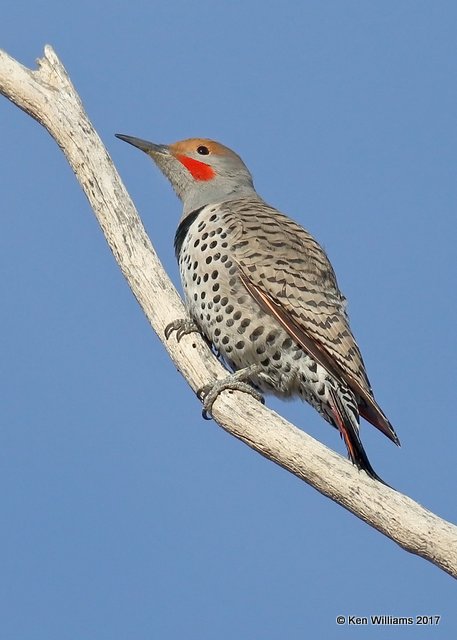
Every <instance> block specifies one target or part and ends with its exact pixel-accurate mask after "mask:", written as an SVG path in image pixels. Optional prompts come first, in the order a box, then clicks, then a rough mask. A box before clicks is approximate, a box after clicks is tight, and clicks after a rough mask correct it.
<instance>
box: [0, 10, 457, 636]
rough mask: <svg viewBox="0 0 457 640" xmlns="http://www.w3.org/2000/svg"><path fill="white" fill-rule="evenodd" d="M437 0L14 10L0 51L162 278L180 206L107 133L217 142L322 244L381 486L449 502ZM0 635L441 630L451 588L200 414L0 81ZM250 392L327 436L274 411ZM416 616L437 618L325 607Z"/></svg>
mask: <svg viewBox="0 0 457 640" xmlns="http://www.w3.org/2000/svg"><path fill="white" fill-rule="evenodd" d="M456 19H457V7H456V5H455V3H453V2H446V1H442V2H434V3H433V2H422V1H420V0H415V1H414V2H413V1H411V0H403V1H402V2H393V1H391V0H387V1H384V2H362V1H352V0H350V1H346V0H344V1H326V2H321V1H317V0H316V1H312V2H311V1H304V2H298V1H292V2H289V3H274V2H260V1H254V0H247V1H246V2H243V3H242V4H241V5H240V6H238V5H235V3H222V2H215V1H212V2H209V1H207V0H202V1H201V2H199V3H197V4H196V3H186V2H182V1H181V2H169V3H163V2H160V3H159V2H138V3H132V2H130V3H127V2H116V1H113V0H111V2H106V1H105V0H102V1H101V2H99V3H95V4H94V3H93V2H87V1H86V0H82V1H80V2H78V3H77V4H73V5H71V4H65V3H62V2H55V1H53V0H50V1H49V2H47V3H46V4H40V3H31V2H23V3H21V2H17V3H7V4H6V5H5V6H4V7H3V8H2V21H1V24H0V36H1V37H0V43H1V44H0V46H1V47H2V48H4V49H5V50H6V51H8V52H9V53H10V54H11V55H13V56H14V57H16V58H18V59H19V60H20V61H21V62H22V63H23V64H25V65H26V66H34V60H35V58H37V57H38V56H39V55H41V53H42V49H43V45H44V44H45V43H50V44H52V45H53V46H54V48H55V50H56V52H57V54H58V55H59V56H60V58H61V59H62V61H63V62H64V64H65V65H66V68H67V70H68V71H69V73H70V75H71V78H72V81H73V82H74V84H75V85H76V88H77V89H78V91H79V92H80V95H81V98H82V100H83V102H84V105H85V107H86V109H87V111H88V114H89V116H90V118H91V119H92V121H93V123H94V125H95V127H96V128H97V130H98V132H99V133H100V135H101V137H102V138H103V140H104V142H105V144H106V145H107V147H108V150H109V152H110V153H111V155H112V157H113V160H114V161H115V163H116V165H117V167H118V169H119V171H120V173H121V175H122V177H123V179H124V181H125V183H126V186H127V187H128V189H129V190H130V193H131V195H132V197H133V199H134V201H135V203H136V205H137V207H138V209H139V211H140V214H141V216H142V218H143V220H144V222H145V224H146V226H147V229H148V232H149V234H150V236H151V238H152V241H153V243H154V245H155V246H156V248H157V250H158V252H159V255H160V257H161V259H162V260H163V262H164V265H165V267H166V269H167V271H168V272H169V273H170V275H171V277H172V278H173V280H174V281H175V282H176V283H178V272H177V267H176V264H175V259H174V254H173V246H172V244H173V235H174V230H175V227H176V224H177V220H178V218H179V215H180V206H179V203H178V201H177V199H176V198H175V196H174V194H173V192H172V190H171V188H170V187H169V185H168V184H167V182H166V180H165V179H164V178H163V176H161V175H160V174H159V172H158V171H157V170H156V169H155V168H154V167H153V165H152V163H150V162H149V161H148V159H147V158H146V157H145V156H144V155H143V154H141V153H140V152H136V151H135V150H134V149H132V148H130V147H128V146H127V145H125V144H124V143H122V142H120V141H119V140H116V139H115V138H114V133H115V132H121V133H125V134H130V135H134V136H138V137H144V138H147V139H150V140H153V141H156V142H171V141H175V140H178V139H180V138H184V137H190V136H205V137H213V138H216V139H218V140H220V141H222V142H224V143H225V144H227V145H229V146H231V147H232V148H234V149H235V150H236V151H237V152H238V153H240V154H241V155H242V157H243V158H244V160H245V161H246V163H247V164H248V166H249V167H250V169H251V170H252V173H253V174H254V178H255V183H256V186H257V188H258V190H259V192H260V193H261V194H262V195H263V197H264V198H265V199H266V200H267V201H268V202H270V203H271V204H273V205H275V206H277V207H279V208H280V209H282V210H283V211H284V212H287V213H288V214H289V215H291V216H292V217H293V218H295V219H296V220H298V221H299V222H300V223H301V224H302V225H303V226H305V227H306V228H307V229H309V230H310V231H311V232H312V233H313V234H314V235H315V236H316V237H317V238H318V239H319V240H320V242H321V243H322V244H323V245H324V246H325V248H326V250H327V252H328V254H329V255H330V257H331V260H332V262H333V264H334V267H335V269H336V271H337V274H338V277H339V282H340V286H341V288H342V289H343V291H344V293H345V294H346V296H347V298H348V300H349V312H350V317H351V323H352V327H353V330H354V332H355V334H356V336H357V338H358V341H359V343H360V346H361V348H362V351H363V354H364V357H365V361H366V364H367V368H368V372H369V376H370V379H371V381H372V384H373V386H374V389H375V392H376V395H377V398H378V400H379V402H380V404H381V405H382V407H383V408H384V410H385V411H386V413H387V414H388V415H389V417H390V419H391V421H392V423H393V424H394V426H395V428H396V430H397V433H398V434H399V437H400V439H401V441H402V445H403V446H402V448H401V449H397V448H396V447H394V446H393V445H392V444H391V443H390V442H389V441H387V439H385V438H383V437H382V436H381V435H380V434H378V433H377V432H376V431H375V430H374V429H372V428H371V427H370V426H369V425H368V424H364V425H363V427H362V437H363V440H364V443H365V445H366V449H367V452H368V454H369V457H370V460H371V461H372V463H373V466H374V467H375V469H376V470H377V471H378V472H379V474H380V475H381V476H382V477H384V478H385V479H386V480H387V481H388V482H389V483H390V484H392V485H393V486H395V487H397V488H398V489H399V490H401V491H403V492H404V493H406V494H408V495H409V496H411V497H412V498H414V499H415V500H417V501H418V502H420V503H421V504H423V505H425V506H426V507H427V508H429V509H431V510H432V511H434V512H435V513H438V514H439V515H441V516H443V517H445V518H447V519H449V520H451V521H454V522H455V521H456V519H457V509H456V500H455V495H456V477H455V451H456V448H457V436H456V429H455V411H454V404H455V380H456V366H455V363H456V361H457V341H456V334H455V316H456V311H457V305H456V288H455V273H456V269H455V243H456V222H455V220H456V216H455V211H456V187H455V167H456V147H457V140H456V127H455V114H456V112H457V91H456V88H455V78H456V73H457V68H456V67H457V63H456V60H457V58H456V45H455V39H456V35H455V25H456ZM0 133H1V140H2V153H1V154H0V177H1V178H0V179H1V211H2V234H1V236H0V245H1V246H0V270H1V274H2V277H1V278H0V286H1V294H0V295H1V297H2V300H3V313H2V314H1V320H0V323H1V336H2V337H1V343H2V344H1V353H2V358H1V359H2V365H1V367H0V388H1V390H2V394H1V395H2V400H1V402H0V487H1V489H0V505H1V523H2V524H1V526H0V635H1V637H2V638H5V639H6V638H7V639H8V640H10V639H11V640H23V639H24V640H25V639H27V640H30V639H33V640H35V639H36V640H38V639H39V640H41V639H43V640H44V639H46V640H53V639H54V638H55V639H59V640H66V639H76V638H78V639H80V638H97V640H104V639H105V638H106V639H107V640H108V639H109V640H117V639H124V638H135V639H137V640H143V639H144V640H146V639H150V638H173V639H174V638H180V639H181V638H198V639H199V640H204V639H206V638H208V639H209V638H211V639H213V638H218V639H221V640H222V639H223V640H225V639H232V638H262V639H267V640H269V639H276V638H304V637H308V636H310V637H326V638H331V639H333V638H346V637H352V636H353V635H354V636H355V635H356V634H357V633H363V637H364V638H385V637H386V633H387V634H388V635H389V637H397V636H398V637H400V634H401V635H402V636H403V635H408V636H409V637H419V636H421V637H427V638H428V637H440V638H453V637H455V634H456V632H457V622H456V613H455V585H454V583H453V581H452V579H451V578H450V577H449V576H447V575H446V574H444V573H443V572H442V571H440V570H438V569H437V568H436V567H434V566H433V565H431V564H429V563H427V562H425V561H424V560H422V559H420V558H417V557H414V556H411V555H409V554H407V553H406V552H405V551H403V550H401V549H400V548H399V547H397V546H396V545H395V544H393V543H392V542H391V541H390V540H387V539H385V538H384V537H382V536H381V535H380V534H379V533H377V532H376V531H374V530H372V529H370V528H369V527H368V526H366V525H365V524H364V523H362V522H361V521H359V520H357V519H355V518H354V517H353V516H352V515H350V514H349V513H346V512H345V511H344V510H343V509H342V508H340V507H338V506H337V505H335V504H333V503H331V502H330V501H328V500H326V499H325V498H323V497H322V496H321V495H319V494H317V493H316V492H315V491H313V490H312V489H311V488H309V487H308V486H307V485H305V484H303V483H301V482H299V481H298V480H297V479H296V478H294V477H292V476H291V475H289V474H287V473H286V472H285V471H284V470H282V469H280V468H278V467H275V466H274V465H273V464H271V463H269V462H268V461H266V460H264V459H262V458H261V457H259V456H258V455H257V454H255V453H254V452H253V451H251V450H250V449H248V448H247V447H245V446H244V445H242V444H241V443H239V442H237V441H235V440H234V439H233V438H231V437H229V436H228V435H227V434H226V433H224V432H223V431H222V430H220V429H219V428H218V427H217V425H216V424H215V423H213V422H204V421H203V420H202V419H201V417H200V406H199V403H198V401H197V400H196V398H195V397H194V396H193V394H192V392H191V391H190V389H189V388H188V387H187V385H186V383H185V382H184V381H183V379H182V378H181V377H180V375H179V374H178V372H177V371H176V370H175V368H174V366H173V365H172V364H171V362H170V361H169V359H168V357H167V355H166V354H165V352H164V349H163V348H162V346H161V344H160V342H159V340H158V339H157V337H156V336H155V335H154V334H153V333H152V332H151V330H150V328H149V326H148V324H147V322H146V320H145V318H144V316H143V314H142V312H141V310H140V309H139V307H138V305H137V303H136V302H135V300H134V298H133V296H132V294H131V293H130V290H129V289H128V287H127V285H126V283H125V281H124V279H123V277H122V276H121V274H120V272H119V269H118V268H117V266H116V264H115V262H114V260H113V258H112V256H111V254H110V251H109V249H108V248H107V245H106V243H105V241H104V238H103V236H102V234H101V232H100V229H99V228H98V227H97V224H96V221H95V218H94V217H93V215H92V213H91V210H90V208H89V206H88V204H87V202H86V200H85V197H84V195H83V194H82V192H81V190H80V188H79V186H78V184H77V182H76V180H75V178H74V176H73V174H72V172H71V170H70V168H69V167H68V165H67V164H66V161H65V159H64V157H63V155H62V153H61V152H60V150H59V149H58V147H57V145H56V144H55V143H54V141H53V140H52V139H51V138H50V137H49V135H48V134H47V133H46V132H45V131H44V129H42V128H41V127H40V126H39V125H38V124H37V123H36V122H34V121H32V120H31V119H30V118H29V117H27V116H25V115H24V114H23V113H22V112H21V111H19V110H18V109H17V108H16V107H13V106H12V105H11V104H10V103H8V102H7V101H6V100H4V99H2V100H0ZM269 405H270V406H271V407H273V408H274V409H276V410H278V411H279V412H280V413H282V414H283V415H285V416H286V417H287V418H289V419H290V420H292V421H293V422H295V423H296V424H297V425H299V426H301V427H303V428H304V429H305V430H306V431H307V432H309V433H310V434H311V435H313V436H314V437H315V438H317V439H319V440H321V441H322V442H325V443H326V444H327V445H328V446H330V447H332V448H333V449H335V450H337V451H339V452H340V453H342V454H343V455H344V447H343V444H342V443H341V441H340V440H339V438H338V436H337V434H336V432H335V431H334V430H332V429H330V428H329V427H328V425H327V424H326V423H324V422H323V421H322V419H321V418H320V417H319V416H318V415H317V414H316V413H315V412H314V411H312V410H311V409H310V408H308V407H307V406H304V405H302V404H300V403H298V402H294V403H280V402H279V401H272V400H270V401H269ZM340 614H342V615H350V614H355V615H360V616H370V615H371V614H384V615H400V616H415V615H421V614H440V615H441V616H442V620H441V624H440V626H439V627H436V628H434V629H433V630H430V629H424V628H422V629H417V630H416V629H415V630H411V629H410V630H409V631H406V630H404V629H402V630H393V629H390V630H389V629H386V628H381V627H373V626H370V627H365V628H364V631H363V632H357V631H355V630H354V628H352V627H348V626H343V627H338V626H337V625H336V623H335V618H336V616H337V615H340Z"/></svg>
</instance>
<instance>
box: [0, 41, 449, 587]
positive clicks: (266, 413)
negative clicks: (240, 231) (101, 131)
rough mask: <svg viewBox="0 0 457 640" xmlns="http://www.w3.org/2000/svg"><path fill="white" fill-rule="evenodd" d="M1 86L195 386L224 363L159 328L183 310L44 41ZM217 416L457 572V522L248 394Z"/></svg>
mask: <svg viewBox="0 0 457 640" xmlns="http://www.w3.org/2000/svg"><path fill="white" fill-rule="evenodd" d="M0 92H1V93H3V95H5V96H6V97H7V98H8V99H9V100H11V101H12V102H13V103H15V104H16V105H17V106H18V107H20V108H21V109H23V110H24V111H25V112H26V113H28V114H29V115H31V116H32V117H33V118H35V119H36V120H38V122H40V123H41V124H42V125H43V126H44V127H46V129H47V130H48V131H49V133H50V134H51V135H52V137H53V138H54V139H55V140H56V142H57V143H58V145H59V146H60V147H61V149H62V150H63V152H64V153H65V155H66V157H67V160H68V162H69V163H70V165H71V167H72V168H73V171H74V172H75V174H76V177H77V178H78V180H79V182H80V183H81V186H82V187H83V189H84V192H85V194H86V196H87V198H88V199H89V202H90V204H91V206H92V208H93V210H94V212H95V215H96V216H97V219H98V221H99V223H100V226H101V227H102V230H103V233H104V234H105V237H106V240H107V242H108V244H109V246H110V248H111V250H112V252H113V254H114V257H115V258H116V261H117V263H118V264H119V266H120V268H121V270H122V272H123V274H124V276H125V278H126V279H127V282H128V284H129V286H130V288H131V289H132V291H133V293H134V295H135V297H136V298H137V300H138V302H139V303H140V305H141V307H142V308H143V311H144V312H145V314H146V316H147V318H148V320H149V322H150V323H151V325H152V327H153V328H154V329H155V331H156V332H157V334H158V336H159V338H160V339H161V340H162V342H163V343H164V345H165V347H166V349H167V350H168V352H169V354H170V356H171V357H172V359H173V361H174V363H175V364H176V366H177V367H178V369H179V370H180V371H181V373H182V374H183V376H184V377H185V378H186V380H187V381H188V382H189V384H190V386H191V387H192V388H193V389H194V391H195V390H196V389H198V388H199V387H201V386H202V385H203V384H206V383H208V382H210V381H212V380H214V379H215V378H223V377H224V375H225V371H224V369H223V367H222V366H221V365H220V363H219V362H218V361H217V359H216V358H215V357H214V356H213V354H212V353H211V351H210V349H209V348H208V346H207V345H206V344H205V342H204V341H203V340H202V339H201V338H200V337H199V336H198V335H197V334H191V335H188V336H185V337H184V338H183V339H182V341H181V342H180V343H179V344H177V342H176V340H175V338H174V337H172V338H171V339H170V340H169V341H168V342H167V341H166V340H165V338H164V327H165V326H166V325H167V324H168V323H169V322H171V321H172V320H175V319H176V318H182V317H184V316H185V310H184V306H183V304H182V302H181V300H180V298H179V296H178V294H177V292H176V290H175V289H174V287H173V285H172V283H171V282H170V280H169V278H168V276H167V274H166V273H165V271H164V270H163V267H162V265H161V263H160V262H159V260H158V258H157V256H156V253H155V251H154V249H153V247H152V245H151V243H150V240H149V238H148V236H147V235H146V232H145V230H144V227H143V225H142V223H141V220H140V218H139V217H138V214H137V212H136V210H135V208H134V206H133V203H132V201H131V200H130V198H129V196H128V194H127V192H126V190H125V187H124V185H123V184H122V182H121V180H120V178H119V175H118V173H117V171H116V169H115V168H114V166H113V163H112V161H111V158H110V157H109V155H108V154H107V152H106V149H105V148H104V146H103V144H102V142H101V140H100V138H99V136H98V135H97V133H96V132H95V131H94V129H93V127H92V125H91V123H90V122H89V120H88V118H87V116H86V114H85V112H84V110H83V106H82V104H81V101H80V99H79V97H78V95H77V93H76V91H75V89H74V87H73V85H72V84H71V82H70V80H69V78H68V76H67V74H66V71H65V69H64V67H63V66H62V64H61V63H60V61H59V60H58V58H57V56H56V55H55V53H54V51H53V50H52V48H51V47H49V46H48V47H46V48H45V55H44V57H43V58H42V59H40V60H38V69H37V70H36V71H30V70H29V69H26V68H25V67H23V66H22V65H20V64H19V63H18V62H16V61H15V60H13V59H12V58H10V57H9V56H8V55H7V54H6V53H4V52H1V51H0ZM213 414H214V418H215V420H216V421H217V422H218V423H219V424H220V425H221V426H222V427H223V428H224V429H225V430H226V431H228V432H229V433H231V434H232V435H234V436H235V437H237V438H239V439H240V440H242V441H243V442H245V443H246V444H248V445H249V446H250V447H251V448H252V449H255V450H256V451H258V452H259V453H261V454H262V455H263V456H265V457H266V458H268V459H269V460H272V461H273V462H276V464H279V465H281V466H282V467H284V469H287V470H288V471H290V472H291V473H294V474H295V475H296V476H298V477H299V478H301V479H302V480H304V481H305V482H307V483H308V484H310V485H311V486H313V487H314V488H315V489H317V490H318V491H320V492H321V493H322V494H324V495H326V496H327V497H329V498H331V499H332V500H334V501H335V502H337V503H339V504H340V505H342V506H343V507H345V508H346V509H348V510H349V511H351V512H352V513H353V514H354V515H356V516H357V517H359V518H361V519H362V520H364V521H365V522H367V523H368V524H369V525H371V526H372V527H375V528H376V529H378V530H379V531H380V532H381V533H383V534H384V535H386V536H388V537H389V538H391V539H392V540H394V541H395V542H397V544H399V545H400V546H401V547H403V548H404V549H406V550H407V551H410V552H411V553H415V554H417V555H419V556H422V557H423V558H425V559H426V560H429V561H430V562H433V563H434V564H436V565H437V566H439V567H441V568H442V569H443V570H444V571H447V572H448V573H449V574H451V575H452V576H454V577H457V527H456V526H455V525H453V524H451V523H449V522H446V521H445V520H443V519H441V518H439V517H438V516H436V515H435V514H433V513H431V512H430V511H428V510H426V509H424V508H423V507H422V506H420V505H419V504H417V503H416V502H414V501H413V500H411V499H410V498H408V497H407V496H404V495H402V494H401V493H398V492H397V491H394V490H393V489H390V488H388V487H385V486H383V485H382V484H379V483H377V482H374V481H373V480H371V479H370V478H369V477H368V476H367V475H366V474H364V473H361V472H359V471H358V470H357V469H356V468H355V467H354V466H353V465H352V464H350V463H349V462H347V461H346V460H345V459H343V458H342V457H341V456H339V455H337V454H336V453H334V452H333V451H331V450H329V449H327V448H326V447H325V446H324V445H322V444H320V443H319V442H317V441H315V440H314V439H313V438H311V437H310V436H308V435H307V434H306V433H304V432H303V431H301V430H299V429H297V428H296V427H295V426H293V425H291V424H290V423H288V422H286V421H285V420H284V419H283V418H281V417H280V416H278V415H277V414H275V413H274V412H272V411H270V410H268V409H266V408H265V407H263V406H262V405H260V404H259V403H258V402H256V401H255V400H254V399H253V398H251V397H250V396H249V395H246V394H242V393H239V392H237V393H230V392H224V393H223V394H222V395H221V396H220V397H219V398H218V400H217V401H216V403H215V405H214V410H213Z"/></svg>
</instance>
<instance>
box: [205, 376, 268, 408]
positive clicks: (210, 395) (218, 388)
mask: <svg viewBox="0 0 457 640" xmlns="http://www.w3.org/2000/svg"><path fill="white" fill-rule="evenodd" d="M258 371H259V367H258V366H257V365H251V366H250V367H246V368H245V369H240V370H239V371H236V372H235V373H231V374H230V375H229V376H227V377H226V378H224V379H223V380H218V381H217V382H211V383H210V384H205V385H204V386H203V387H200V389H199V390H198V391H197V397H198V398H199V399H200V400H201V401H202V402H203V410H202V416H203V418H204V419H205V420H211V410H212V408H213V404H214V403H215V401H216V400H217V398H218V396H219V394H220V393H222V392H223V391H227V390H229V391H243V392H244V393H249V395H251V396H252V397H253V398H255V399H256V400H258V401H259V402H261V403H262V404H265V400H264V398H263V396H262V394H261V393H260V391H257V389H255V388H254V387H253V386H252V385H251V384H249V383H248V382H245V380H246V379H247V378H249V377H250V376H252V375H253V374H255V373H257V372H258Z"/></svg>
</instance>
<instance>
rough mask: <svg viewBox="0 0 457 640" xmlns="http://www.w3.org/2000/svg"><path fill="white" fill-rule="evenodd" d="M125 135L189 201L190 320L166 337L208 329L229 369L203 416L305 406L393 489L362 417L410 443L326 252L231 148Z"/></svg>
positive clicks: (181, 243)
mask: <svg viewBox="0 0 457 640" xmlns="http://www.w3.org/2000/svg"><path fill="white" fill-rule="evenodd" d="M116 137H117V138H119V139H121V140H123V141H124V142H127V143H129V144H131V145H133V146H134V147H137V148H138V149H140V150H141V151H143V152H145V153H146V154H147V155H149V156H150V157H151V158H152V160H153V161H154V162H155V164H156V165H157V166H158V168H159V169H160V170H161V171H162V173H163V174H164V175H165V176H166V177H167V178H168V180H169V181H170V183H171V185H172V187H173V189H174V191H175V192H176V194H177V196H178V197H179V198H180V200H181V201H182V204H183V210H182V216H181V219H180V220H179V223H178V226H177V230H176V233H175V238H174V248H175V253H176V258H177V260H178V263H179V270H180V276H181V281H182V285H183V290H184V294H185V299H186V306H187V311H188V314H189V317H188V318H185V319H178V320H176V321H175V322H172V323H171V324H170V325H168V327H167V328H166V331H165V333H166V337H167V339H168V338H169V337H170V335H172V333H173V332H176V338H177V339H178V340H180V339H181V338H182V336H183V335H185V334H187V333H190V332H192V331H198V332H199V333H201V334H202V335H203V336H204V338H205V339H206V340H207V341H208V342H209V343H210V344H211V345H212V346H213V347H214V349H215V351H216V353H218V354H219V355H220V357H221V359H222V361H223V362H224V364H225V365H226V367H227V369H228V370H229V371H230V373H228V375H227V377H226V378H225V379H223V380H220V381H217V382H215V383H213V384H211V385H206V387H204V388H203V389H202V390H201V393H200V396H201V399H202V401H203V411H204V416H207V415H209V414H210V412H211V409H212V406H213V404H214V402H215V401H216V399H217V397H218V395H219V394H220V393H221V392H222V391H223V390H226V389H238V390H240V391H245V392H247V393H251V395H253V396H254V397H256V398H257V399H262V397H263V394H272V395H275V396H277V397H280V398H283V399H288V398H295V397H298V398H300V399H302V400H303V401H306V402H308V403H309V404H310V405H311V406H313V407H314V408H315V409H316V410H317V411H318V413H319V414H320V415H321V416H322V417H323V418H324V419H325V420H326V421H327V422H328V423H330V424H331V425H332V426H333V427H335V428H336V429H337V430H338V431H339V433H340V435H341V437H342V439H343V440H344V443H345V445H346V448H347V452H348V457H349V458H350V460H351V461H352V462H353V463H354V464H355V465H356V466H357V467H358V468H359V469H362V470H363V471H365V472H366V473H367V474H368V476H370V477H371V478H373V479H374V480H377V481H379V482H382V483H384V481H383V480H382V479H381V478H380V477H379V476H378V474H377V473H376V472H375V471H374V469H373V467H372V465H371V463H370V461H369V459H368V456H367V454H366V452H365V449H364V447H363V444H362V441H361V438H360V417H363V418H364V419H365V420H367V421H368V422H369V423H371V424H372V425H373V426H375V427H376V428H377V429H379V430H380V431H381V432H382V433H383V434H384V435H385V436H387V437H388V438H389V439H390V440H391V441H392V442H394V443H395V444H397V445H400V441H399V438H398V436H397V434H396V433H395V430H394V428H393V426H392V424H391V423H390V422H389V420H388V418H387V417H386V415H385V413H384V412H383V411H382V409H381V408H380V406H379V405H378V403H377V402H376V400H375V397H374V394H373V390H372V387H371V385H370V382H369V380H368V376H367V373H366V369H365V365H364V362H363V359H362V355H361V352H360V349H359V347H358V345H357V342H356V340H355V338H354V335H353V333H352V331H351V329H350V326H349V319H348V314H347V310H346V299H345V297H344V296H343V294H342V293H341V291H340V289H339V286H338V283H337V279H336V275H335V272H334V270H333V267H332V265H331V263H330V261H329V259H328V257H327V255H326V253H325V251H324V249H323V248H322V247H321V246H320V244H319V243H318V242H317V241H316V240H315V239H314V237H313V236H312V235H311V234H310V233H309V232H308V231H306V230H305V229H304V228H303V227H302V226H301V225H300V224H298V223H297V222H295V221H294V220H292V219H291V218H289V217H288V216H287V215H285V214H284V213H282V212H280V211H279V210H278V209H276V208H274V207H272V206H270V205H269V204H267V203H266V202H265V201H264V200H263V199H262V198H261V197H260V196H259V195H258V193H257V191H256V189H255V187H254V183H253V178H252V175H251V172H250V171H249V169H248V168H247V166H246V165H245V163H244V162H243V160H242V159H241V157H240V156H239V155H238V154H237V153H235V152H234V151H232V150H231V149H229V148H228V147H226V146H224V145H223V144H221V143H219V142H216V141H214V140H210V139H207V138H189V139H186V140H182V141H179V142H176V143H173V144H169V145H166V144H156V143H153V142H149V141H147V140H143V139H141V138H135V137H132V136H127V135H124V134H116ZM384 484H385V483H384Z"/></svg>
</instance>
